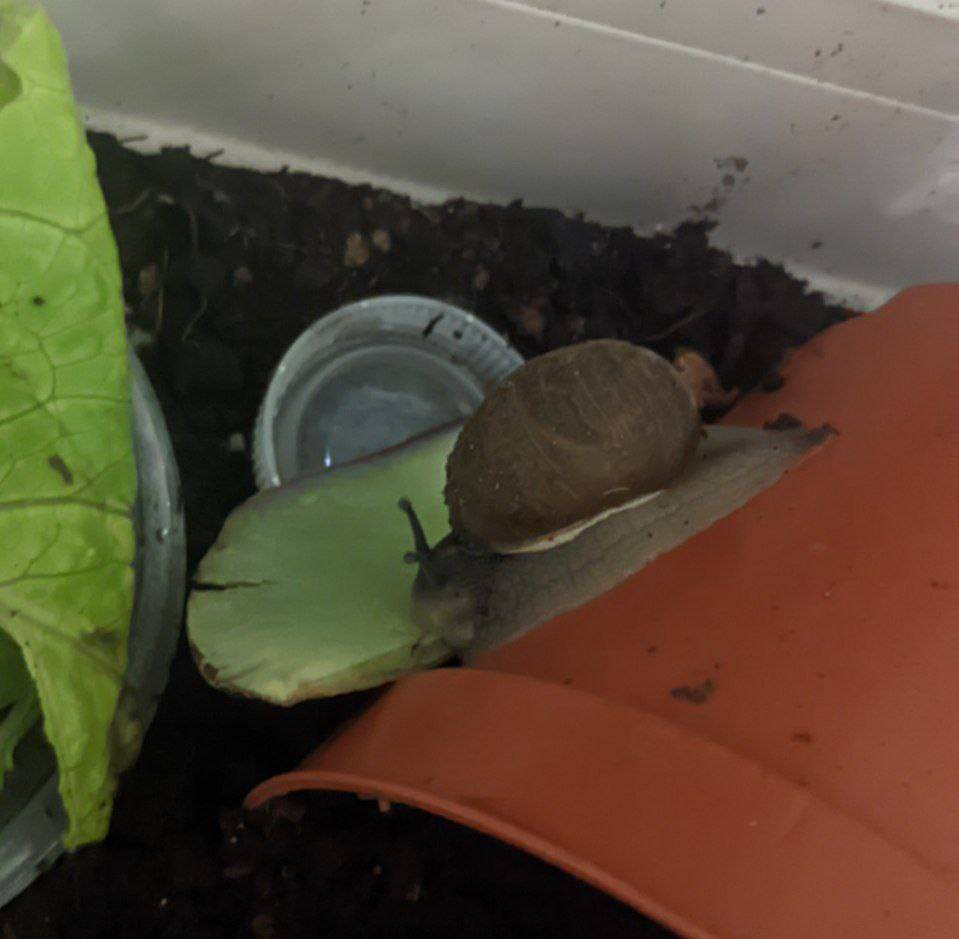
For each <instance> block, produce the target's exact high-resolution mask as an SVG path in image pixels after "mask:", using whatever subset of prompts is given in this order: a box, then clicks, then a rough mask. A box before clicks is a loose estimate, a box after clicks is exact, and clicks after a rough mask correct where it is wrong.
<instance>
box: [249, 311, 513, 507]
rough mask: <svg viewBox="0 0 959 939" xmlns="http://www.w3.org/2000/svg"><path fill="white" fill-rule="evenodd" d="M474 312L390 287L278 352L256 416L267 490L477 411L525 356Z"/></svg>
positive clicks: (256, 455) (260, 472) (257, 463)
mask: <svg viewBox="0 0 959 939" xmlns="http://www.w3.org/2000/svg"><path fill="white" fill-rule="evenodd" d="M522 361H523V359H522V357H521V356H520V355H519V353H517V352H516V351H515V350H514V349H513V348H512V347H511V346H510V345H509V344H508V343H507V342H506V341H505V340H504V339H503V338H502V337H501V336H500V335H499V334H498V333H496V332H495V331H494V330H492V329H490V327H489V326H487V325H486V324H485V323H483V322H481V321H480V320H478V319H477V318H476V317H474V316H473V315H472V314H470V313H467V312H465V311H464V310H461V309H458V308H457V307H454V306H450V305H449V304H448V303H442V302H440V301H438V300H432V299H429V298H427V297H417V296H409V295H393V296H382V297H376V298H373V299H370V300H361V301H359V302H357V303H351V304H349V305H348V306H344V307H341V308H340V309H338V310H336V311H335V312H333V313H331V314H329V315H328V316H324V317H323V318H322V319H320V320H318V321H317V322H316V323H314V324H313V325H312V326H310V327H309V329H307V330H306V331H305V332H304V333H303V334H302V335H301V336H300V337H299V338H298V339H297V340H296V342H294V343H293V345H292V346H291V347H290V348H289V350H288V351H287V353H286V355H284V356H283V359H282V360H281V361H280V364H279V365H278V366H277V368H276V371H275V372H274V375H273V378H272V380H271V382H270V386H269V388H268V389H267V393H266V397H265V398H264V400H263V405H262V406H261V408H260V413H259V415H258V416H257V421H256V427H255V429H254V436H253V463H254V470H255V474H256V481H257V485H258V486H259V487H260V488H261V489H266V488H269V487H271V486H278V485H280V483H281V482H288V481H289V480H291V479H295V478H297V477H299V476H304V475H307V474H309V473H312V472H317V471H321V470H323V469H324V468H330V467H333V466H337V465H341V464H343V463H347V462H349V461H351V460H355V459H358V458H360V457H363V456H367V455H369V454H371V453H376V452H378V451H381V450H385V449H388V448H389V447H391V446H395V445H396V444H399V443H402V442H403V441H404V440H408V439H409V438H411V437H415V436H417V435H418V434H421V433H423V432H425V431H428V430H432V429H434V428H436V427H439V426H442V425H445V424H451V423H454V422H456V421H460V420H462V419H463V418H465V417H467V416H468V415H469V414H471V413H472V412H473V411H474V410H475V409H476V408H477V407H478V406H479V404H480V402H481V401H482V400H483V398H484V397H485V396H486V393H487V391H488V390H489V388H490V387H491V386H492V385H495V384H496V383H497V382H499V381H501V380H502V379H503V378H505V377H506V376H507V375H508V374H509V373H510V372H512V371H513V370H514V369H515V368H517V367H518V366H519V365H521V364H522Z"/></svg>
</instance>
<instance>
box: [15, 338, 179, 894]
mask: <svg viewBox="0 0 959 939" xmlns="http://www.w3.org/2000/svg"><path fill="white" fill-rule="evenodd" d="M129 368H130V389H131V403H132V414H133V445H134V454H135V458H136V469H137V501H136V506H135V525H136V538H137V540H136V561H135V568H136V574H135V587H134V591H135V592H134V603H133V614H132V617H131V623H130V636H129V640H128V648H127V670H126V679H125V683H124V687H123V691H122V696H123V699H124V706H125V707H127V708H128V709H129V713H130V714H131V715H132V717H133V718H134V719H135V720H136V721H138V722H139V723H140V725H141V727H142V728H143V729H144V731H145V730H146V728H147V727H148V726H149V724H150V722H151V721H152V719H153V715H154V713H155V712H156V707H157V703H158V701H159V698H160V694H161V693H162V691H163V688H164V686H165V685H166V681H167V675H168V673H169V668H170V662H171V660H172V658H173V655H174V652H175V651H176V645H177V638H178V636H179V632H180V624H181V620H182V611H183V598H184V591H185V587H186V532H185V528H184V520H183V500H182V496H181V492H180V480H179V474H178V472H177V467H176V462H175V460H174V456H173V448H172V446H171V444H170V438H169V436H168V434H167V429H166V424H165V422H164V420H163V413H162V411H161V410H160V405H159V403H158V402H157V399H156V396H155V395H154V393H153V388H152V387H151V385H150V380H149V379H148V378H147V375H146V372H145V371H144V370H143V366H142V365H141V364H140V362H139V360H138V359H137V358H136V356H135V355H134V354H133V353H132V352H131V353H130V356H129ZM65 821H66V819H65V816H64V813H63V806H62V805H61V802H60V795H59V792H58V789H57V775H56V762H55V759H54V756H53V752H52V750H51V749H50V747H49V746H48V745H47V743H46V742H45V740H44V738H43V734H42V731H41V730H40V728H39V727H37V728H34V730H33V731H32V733H31V734H30V735H28V737H27V739H25V740H24V741H23V742H22V743H21V744H20V746H19V748H18V749H17V759H16V767H15V768H14V770H13V772H11V773H10V774H9V775H8V776H7V778H6V780H5V782H4V788H3V792H2V793H0V907H3V906H5V905H6V904H7V903H9V902H10V901H11V900H12V899H13V898H14V897H15V896H17V894H19V893H20V892H21V891H23V890H24V889H25V888H26V887H28V886H29V885H30V884H31V883H32V882H33V881H34V880H35V879H36V877H37V876H38V875H39V874H41V873H43V871H44V870H46V869H47V868H48V867H49V866H50V865H51V864H52V863H53V862H54V861H55V860H56V859H57V858H58V857H59V856H60V854H61V853H62V851H63V848H62V845H61V842H60V839H61V836H62V835H63V832H64V828H65Z"/></svg>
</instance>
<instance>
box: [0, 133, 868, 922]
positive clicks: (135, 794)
mask: <svg viewBox="0 0 959 939" xmlns="http://www.w3.org/2000/svg"><path fill="white" fill-rule="evenodd" d="M91 142H92V144H93V147H94V149H95V151H96V154H97V158H98V161H99V168H100V176H101V181H102V184H103V188H104V191H105V193H106V197H107V201H108V204H109V206H110V211H111V218H112V221H113V225H114V230H115V232H116V235H117V240H118V242H119V246H120V255H121V260H122V264H123V271H124V291H125V295H126V299H127V303H128V318H129V323H130V326H131V329H132V330H133V335H134V337H135V342H136V343H137V345H138V347H139V348H140V354H141V357H142V359H143V361H144V364H145V366H146V368H147V370H148V372H149V374H150V377H151V379H152V380H153V382H154V385H155V387H156V390H157V393H158V396H159V398H160V400H161V403H162V405H163V408H164V411H165V414H166V417H167V421H168V423H169V427H170V432H171V435H172V437H173V441H174V446H175V449H176V454H177V458H178V461H179V465H180V471H181V474H182V477H183V487H184V491H185V502H186V513H187V525H188V534H189V558H190V565H191V569H192V568H193V566H195V564H196V562H197V561H198V560H199V559H200V557H201V556H202V555H203V554H204V553H205V552H206V550H207V549H208V548H209V547H210V545H211V544H212V542H213V540H214V538H215V537H216V535H217V533H218V532H219V530H220V527H221V525H222V524H223V521H224V519H225V518H226V516H227V514H228V513H229V512H230V510H231V509H233V508H234V507H236V505H238V504H239V503H240V502H241V501H242V500H243V499H245V498H246V497H247V496H249V495H250V494H251V493H252V492H253V481H252V478H251V472H250V465H249V458H248V453H247V452H246V446H247V443H248V433H249V431H250V428H251V425H252V422H253V418H254V414H255V411H256V408H257V406H258V404H259V401H260V398H261V395H262V394H263V391H264V389H265V387H266V383H267V380H268V378H269V375H270V372H271V370H272V368H273V367H274V366H275V364H276V362H277V360H278V359H279V358H280V356H281V355H282V353H283V352H284V351H285V349H286V347H287V346H288V345H289V343H290V342H292V340H293V339H294V338H295V337H296V336H297V335H298V334H299V332H300V331H301V330H302V329H303V328H304V327H305V326H306V325H307V324H309V323H311V322H312V321H314V320H315V319H316V318H317V317H319V316H322V315H323V314H324V313H326V312H329V311H332V310H333V309H335V308H336V307H338V306H340V305H342V304H344V303H346V302H349V301H352V300H356V299H360V298H363V297H367V296H370V295H371V294H377V293H386V292H411V293H419V294H425V295H429V296H433V297H437V298H440V299H443V300H447V301H450V302H452V303H454V304H458V305H460V306H463V307H465V308H467V309H470V310H472V311H474V312H475V313H477V314H478V315H479V316H481V317H482V318H484V319H485V320H487V321H488V322H489V323H490V324H491V325H493V326H494V327H495V328H497V329H499V330H501V331H502V332H503V333H505V334H506V335H507V336H508V337H509V339H510V340H511V341H512V342H513V343H515V345H516V346H517V347H518V348H519V349H520V351H521V352H523V353H524V354H525V355H527V356H531V355H535V354H538V353H541V352H544V351H547V350H549V349H553V348H556V347H558V346H561V345H564V344H567V343H570V342H574V341H577V340H581V339H586V338H594V337H620V338H625V339H629V340H633V341H635V342H642V343H646V344H648V345H651V346H652V347H653V348H655V349H656V350H657V351H659V352H661V353H663V354H665V355H667V356H672V355H673V354H674V353H675V352H676V350H677V349H678V348H679V347H681V346H686V347H691V348H694V349H696V350H699V351H700V352H701V353H702V354H703V355H704V356H705V358H706V359H707V360H708V361H709V362H710V363H712V365H713V366H714V367H715V369H716V370H717V372H718V374H719V377H720V379H721V380H722V383H723V384H724V386H725V387H726V388H732V387H737V388H739V389H740V390H743V391H745V390H747V389H750V388H753V387H756V386H762V387H769V388H772V387H775V386H777V384H779V383H781V379H780V378H779V377H778V374H777V366H778V364H779V362H780V360H781V357H782V354H783V352H784V350H785V349H787V348H789V347H791V346H796V345H799V344H801V343H803V342H804V341H806V340H807V339H808V338H810V337H811V336H812V335H814V334H815V333H817V332H819V331H820V330H822V329H824V328H825V327H827V326H829V325H830V324H832V323H835V322H837V321H838V320H840V319H843V318H845V317H846V316H848V315H849V314H848V312H847V311H845V310H842V309H838V308H836V307H833V306H830V305H828V304H827V303H825V302H824V300H823V298H822V297H821V296H819V295H817V294H811V293H807V292H805V290H804V287H803V285H802V284H801V283H799V282H797V281H796V280H794V279H793V278H791V277H789V276H788V275H787V274H786V273H785V272H784V271H783V270H782V269H781V268H780V267H778V266H776V265H773V264H769V263H765V262H760V263H759V264H757V265H755V266H739V265H736V264H734V263H733V261H732V260H731V258H730V257H729V256H728V255H726V254H724V253H722V252H719V251H717V250H714V249H712V248H710V247H709V246H708V243H707V234H708V228H709V226H708V224H706V223H703V222H698V223H691V224H687V225H683V226H681V227H680V228H679V229H678V230H677V231H676V232H675V234H673V235H668V236H667V235H659V236H656V237H655V238H638V237H636V236H635V235H633V234H632V233H631V232H630V231H628V230H626V229H611V228H604V227H600V226H598V225H594V224H590V223H588V222H586V221H584V220H583V219H581V218H576V219H571V218H567V217H564V216H563V215H561V214H560V213H558V212H555V211H550V210H543V209H531V208H524V207H523V206H522V205H520V204H518V203H517V204H514V205H510V206H506V207H502V206H491V205H476V204H474V203H469V202H463V201H457V202H451V203H449V204H446V205H442V206H435V207H423V206H417V205H414V204H412V203H411V202H410V201H409V200H408V199H406V198H403V197H401V196H397V195H393V194H392V193H389V192H383V191H379V190H375V189H372V188H369V187H356V186H347V185H345V184H343V183H340V182H337V181H335V180H327V179H318V178H313V177H309V176H306V175H301V174H295V173H287V172H281V173H274V174H269V175H267V174H258V173H253V172H248V171H243V170H237V169H230V168H226V167H222V166H218V165H216V163H215V162H214V161H212V160H203V159H199V158H196V157H193V156H191V155H190V154H189V153H188V152H187V151H186V150H165V151H163V152H162V153H160V154H157V155H150V156H142V155H138V154H135V153H133V152H132V151H130V150H128V149H126V148H124V147H123V146H121V145H120V144H119V143H118V142H117V141H116V140H115V139H113V138H111V137H108V136H105V135H101V134H93V135H91ZM237 435H241V436H237ZM374 694H375V693H370V694H363V695H356V696H351V697H345V698H342V699H337V700H333V701H326V702H312V703H308V704H304V705H300V706H298V707H296V708H293V709H289V710H281V709H277V708H271V707H268V706H265V705H260V704H257V703H255V702H250V701H241V700H232V699H230V698H227V697H226V696H224V695H221V694H219V693H217V692H214V691H212V690H211V689H209V688H208V687H207V686H206V685H205V684H204V683H203V681H202V680H201V679H200V677H199V676H198V674H197V672H196V670H195V668H194V666H193V663H192V662H191V660H190V657H189V655H188V653H187V652H186V650H185V649H183V648H181V650H180V654H179V656H178V658H177V660H176V662H175V664H174V667H173V670H172V674H171V679H170V684H169V688H168V691H167V693H166V696H165V698H164V700H163V702H162V704H161V707H160V710H159V713H158V714H157V718H156V721H155V723H154V725H153V728H152V730H151V731H150V734H149V736H148V738H147V740H146V743H145V746H144V750H143V753H142V756H141V758H140V761H139V762H138V764H137V765H136V767H135V768H134V770H132V771H131V772H130V774H129V775H128V776H127V777H126V778H125V779H124V780H123V783H122V786H121V789H120V793H119V797H118V800H117V804H116V811H115V816H114V822H113V828H112V831H111V834H110V836H109V838H108V839H107V841H106V842H105V843H104V844H102V845H98V846H96V847H93V848H90V849H87V850H84V851H81V852H80V853H78V854H77V855H76V856H73V857H70V858H67V859H65V860H63V861H61V862H60V863H58V864H57V865H56V867H55V868H54V869H53V870H52V871H50V872H49V873H48V874H47V875H46V876H45V877H43V878H42V879H41V880H40V881H38V882H37V883H36V884H35V885H34V886H33V887H32V888H30V889H29V890H28V891H27V892H26V893H25V894H24V895H23V896H22V897H21V898H19V899H18V900H17V901H16V902H14V904H12V906H11V907H10V908H9V909H8V910H6V911H4V912H3V913H0V924H2V933H0V934H2V936H3V939H14V937H50V936H65V937H94V936H105V937H124V936H135V937H137V939H146V937H152V936H165V937H166V936H169V937H179V936H184V937H220V936H224V937H226V936H231V937H232V936H255V937H257V939H265V937H285V936H317V935H324V936H379V935H387V934H389V935H391V936H393V935H411V936H412V935H416V936H420V935H423V936H427V935H429V936H445V935H450V936H453V935H456V936H474V935H475V936H480V935H482V936H491V935H509V936H516V937H522V936H560V935H570V934H573V933H575V934H581V935H587V936H594V937H605V936H609V937H613V936H616V937H619V936H623V937H625V936H631V937H635V936H646V935H649V936H653V935H655V936H662V935H669V934H668V933H667V932H665V931H664V930H662V929H661V928H660V927H658V926H656V925H655V924H652V923H650V922H649V921H648V920H645V919H643V918H642V917H641V916H639V915H638V914H637V913H635V912H633V911H632V910H630V909H628V908H626V907H624V906H622V905H620V904H619V903H617V902H616V901H614V900H611V899H610V898H608V897H606V896H605V895H603V894H601V893H600V892H598V891H595V890H593V889H592V888H590V887H587V886H585V885H584V884H582V883H580V882H578V881H576V880H574V879H572V878H570V877H567V876H566V875H563V874H560V873H559V872H557V871H555V870H553V869H552V868H550V867H548V866H547V865H545V864H542V863H540V862H539V861H536V860H534V859H532V858H530V857H528V856H526V855H523V854H521V853H519V852H517V851H515V850H513V849H511V848H508V847H506V846H504V845H502V844H499V843H497V842H494V841H492V840H490V839H487V838H485V837H483V836H480V835H477V834H475V833H473V832H470V831H466V830H463V829H460V828H458V827H457V826H454V825H452V824H449V823H446V822H442V821H439V820H437V819H434V818H431V817H430V816H427V815H425V814H422V813H418V812H414V811H412V810H408V809H403V808H400V807H394V808H393V809H392V810H391V811H390V812H389V813H388V814H381V813H380V812H379V810H378V809H377V806H376V804H375V803H367V802H361V801H359V800H357V799H354V798H352V797H346V796H337V797H333V796H320V795H317V796H312V797H309V798H305V799H302V800H300V801H292V802H284V803H282V804H281V805H279V806H275V807H274V809H273V811H271V812H267V813H262V814H259V815H258V816H256V817H254V818H249V819H246V820H244V819H243V818H242V817H241V816H240V814H239V813H238V812H237V811H236V807H237V806H238V805H239V804H240V802H241V800H242V798H243V796H244V795H245V794H246V792H247V791H248V790H249V789H250V788H251V787H252V786H253V785H254V784H256V783H258V782H260V781H261V780H263V779H264V778H266V777H268V776H270V775H272V774H274V773H276V772H279V771H283V770H286V769H289V768H291V767H293V766H294V765H295V764H296V763H297V762H298V761H299V760H300V759H301V758H302V757H303V756H304V755H305V754H306V753H307V752H308V751H309V750H310V749H312V748H313V747H314V746H315V745H316V744H317V743H318V742H319V741H321V740H322V739H323V738H324V737H325V736H327V735H328V734H330V733H331V732H332V731H333V730H334V729H335V728H336V727H337V726H338V725H339V724H340V723H341V722H342V721H343V720H344V719H346V718H348V717H349V716H351V715H354V714H356V713H357V712H358V710H359V709H360V708H362V707H363V706H364V704H365V703H366V702H368V701H369V700H371V698H372V697H373V695H374ZM637 850H641V846H637Z"/></svg>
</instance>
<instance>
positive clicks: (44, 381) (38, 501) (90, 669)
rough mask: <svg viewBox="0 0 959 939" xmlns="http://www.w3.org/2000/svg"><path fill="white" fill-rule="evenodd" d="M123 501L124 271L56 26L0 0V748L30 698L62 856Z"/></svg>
mask: <svg viewBox="0 0 959 939" xmlns="http://www.w3.org/2000/svg"><path fill="white" fill-rule="evenodd" d="M135 492H136V473H135V465H134V460H133V451H132V437H131V428H130V406H129V390H128V385H127V362H126V346H125V336H124V328H123V302H122V295H121V282H120V269H119V261H118V257H117V249H116V244H115V242H114V240H113V236H112V233H111V230H110V226H109V220H108V218H107V214H106V206H105V204H104V200H103V196H102V193H101V192H100V189H99V185H98V183H97V179H96V174H95V167H94V160H93V154H92V153H91V151H90V150H89V148H88V146H87V143H86V137H85V134H84V130H83V125H82V122H81V121H80V119H79V116H78V113H77V110H76V107H75V105H74V101H73V98H72V93H71V88H70V81H69V75H68V72H67V66H66V60H65V56H64V53H63V49H62V47H61V44H60V39H59V37H58V35H57V33H56V31H55V29H54V28H53V26H52V25H51V23H50V22H49V20H48V19H47V17H46V16H45V15H44V14H43V13H42V12H41V11H39V10H36V9H34V8H32V7H26V6H23V5H21V4H15V3H10V2H5V0H0V544H2V545H3V550H2V552H0V631H3V632H4V633H5V634H6V636H7V637H9V638H10V639H12V640H13V642H15V643H16V645H17V646H18V647H19V652H20V655H21V657H22V662H23V663H24V665H25V667H26V670H27V672H28V673H29V675H30V677H31V679H32V687H26V688H25V687H24V682H23V674H22V672H18V671H17V667H16V665H15V661H14V657H13V656H11V655H10V650H9V648H7V649H6V651H5V652H4V651H0V663H2V664H0V682H2V683H3V690H2V691H0V701H3V700H6V701H7V705H8V711H7V712H6V716H5V718H3V717H2V716H0V719H3V721H4V723H3V725H2V727H0V746H9V745H10V743H11V742H12V743H13V745H15V741H14V740H13V737H14V736H15V735H16V734H17V732H18V731H19V732H22V724H23V722H24V720H25V717H26V716H28V715H29V712H28V708H29V702H30V699H31V695H32V694H34V693H35V695H36V698H37V699H38V700H39V705H40V709H41V711H42V714H43V729H44V732H45V734H46V736H47V738H48V740H49V741H50V743H51V745H52V746H53V750H54V752H55V754H56V757H57V765H58V773H59V787H60V793H61V796H62V799H63V804H64V808H65V810H66V814H67V818H68V826H67V831H66V833H65V836H64V845H65V846H66V847H68V848H73V847H76V846H78V845H80V844H83V843H86V842H90V841H95V840H98V839H99V838H102V837H103V836H104V835H105V833H106V830H107V827H108V824H109V817H110V810H111V806H112V799H113V792H114V789H115V785H116V774H115V771H114V768H113V767H112V766H111V760H110V727H111V722H112V720H113V717H114V712H115V710H116V706H117V700H118V696H119V692H120V686H121V681H122V677H123V673H124V669H125V664H126V639H127V632H128V629H129V622H130V612H131V607H132V599H133V583H134V580H133V569H132V562H133V557H134V530H133V520H132V507H133V503H134V498H135ZM8 645H9V644H8ZM8 722H9V723H8ZM4 728H5V729H4ZM4 734H6V740H4V738H3V735H4Z"/></svg>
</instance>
